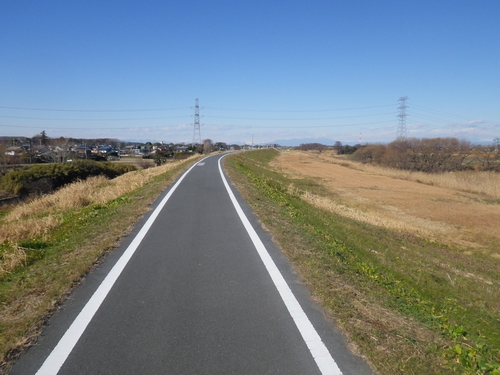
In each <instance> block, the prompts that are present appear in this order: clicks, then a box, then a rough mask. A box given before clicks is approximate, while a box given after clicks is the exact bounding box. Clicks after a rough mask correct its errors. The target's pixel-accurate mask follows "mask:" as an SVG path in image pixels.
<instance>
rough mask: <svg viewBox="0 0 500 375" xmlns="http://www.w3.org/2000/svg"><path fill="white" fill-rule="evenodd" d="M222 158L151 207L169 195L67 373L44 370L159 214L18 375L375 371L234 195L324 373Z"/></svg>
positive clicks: (66, 312)
mask: <svg viewBox="0 0 500 375" xmlns="http://www.w3.org/2000/svg"><path fill="white" fill-rule="evenodd" d="M220 158H221V155H215V156H211V157H208V158H206V159H204V160H202V161H201V162H198V163H196V165H194V166H193V168H192V169H191V170H190V171H189V172H188V173H187V174H185V175H184V176H183V179H182V178H181V179H182V181H180V183H179V184H178V185H177V186H175V187H171V188H170V189H169V190H167V191H165V192H164V194H163V195H162V196H161V197H159V198H158V200H157V202H156V203H155V204H154V205H153V207H152V209H153V210H154V209H155V208H156V206H158V205H159V204H160V202H161V201H162V199H164V198H165V196H167V195H170V197H169V198H168V201H167V202H166V203H165V204H164V206H163V207H162V208H161V211H159V213H158V214H157V216H156V218H155V220H154V222H153V223H152V225H151V226H150V228H149V230H148V231H147V234H146V235H145V236H144V238H143V239H142V241H140V244H139V245H138V246H137V249H136V251H135V252H134V253H133V255H132V256H131V258H130V260H129V261H128V263H127V264H126V266H125V267H124V268H123V271H122V272H121V274H120V275H119V276H118V277H117V279H116V281H115V282H114V284H113V285H112V287H111V289H110V290H109V293H108V294H107V295H106V296H105V298H104V299H103V301H102V303H101V304H100V305H99V307H98V308H97V310H96V312H95V314H94V315H92V318H91V319H90V321H89V323H88V325H86V326H85V328H84V329H83V333H82V334H81V336H78V337H77V338H76V339H75V342H76V344H75V345H74V347H70V349H68V352H69V353H68V355H67V357H64V358H63V360H61V359H59V361H60V362H61V365H60V366H59V365H58V366H55V367H53V368H52V369H49V370H43V371H42V370H40V371H39V369H40V368H41V367H42V365H43V364H44V363H45V362H46V360H47V358H48V357H49V355H50V354H51V353H53V351H54V348H55V347H56V345H57V344H58V343H59V342H60V340H61V337H63V335H64V334H65V333H66V332H67V331H68V329H69V328H70V326H71V325H72V324H73V322H74V321H75V319H76V317H77V316H79V314H80V312H81V311H82V309H83V308H84V307H85V306H86V305H87V303H88V301H89V299H90V298H91V297H92V296H93V295H94V294H95V292H96V290H98V288H99V286H100V285H101V283H102V281H103V280H104V279H105V278H106V276H107V275H108V274H109V273H110V270H111V269H113V267H114V266H115V265H116V264H117V262H119V259H120V258H121V257H122V256H123V254H125V253H126V251H127V249H128V248H129V247H130V246H131V244H132V243H133V241H134V239H135V238H136V236H137V235H138V233H140V230H141V229H142V228H143V227H144V226H145V224H146V223H147V221H148V220H150V219H151V218H150V216H151V215H152V212H154V211H153V210H152V211H151V213H149V214H148V215H146V217H144V218H143V219H141V221H140V222H139V223H138V224H137V227H136V229H134V231H133V232H132V233H131V234H129V235H128V236H127V237H126V238H125V239H124V241H123V243H122V244H121V246H120V247H119V248H118V249H116V250H115V251H114V252H112V253H111V254H110V255H109V256H108V257H107V258H106V260H105V261H104V262H103V263H102V264H101V265H100V266H99V267H98V268H97V269H96V270H95V271H93V272H92V273H91V274H90V275H89V276H88V277H87V279H86V280H85V282H84V283H83V284H82V285H81V286H80V287H78V288H77V289H76V290H75V291H74V292H73V294H72V296H71V298H70V299H69V300H68V301H67V302H66V303H65V304H64V306H63V307H62V309H61V311H59V312H58V313H57V314H55V315H54V316H53V317H52V318H51V320H50V321H49V324H48V326H47V327H46V328H45V330H44V332H43V333H42V335H41V336H40V338H39V340H38V343H37V344H36V345H35V346H33V347H31V348H30V349H29V350H28V351H27V352H26V353H25V354H24V355H23V356H21V358H20V359H19V360H18V361H17V363H16V364H15V366H14V367H13V369H12V371H11V372H10V374H12V375H19V374H22V375H27V374H36V373H37V372H38V373H39V374H49V373H53V374H56V373H58V374H72V375H74V374H326V373H331V374H340V373H341V374H344V375H350V374H352V375H354V374H356V375H363V374H373V372H372V370H370V368H369V366H368V365H367V364H366V363H365V362H364V361H363V360H362V359H361V358H359V357H357V356H355V355H353V354H352V353H351V352H350V351H349V350H348V349H347V345H346V340H345V338H344V337H343V336H342V335H341V334H340V333H339V332H338V330H337V329H336V328H335V326H334V325H333V323H332V322H331V321H329V320H328V318H327V317H326V316H325V314H324V312H323V310H322V308H321V307H319V306H317V305H316V304H315V303H314V302H313V301H312V299H311V297H310V294H309V291H308V290H307V288H306V287H305V285H304V284H303V283H302V282H301V281H300V279H299V278H298V276H297V275H296V274H295V273H294V272H293V269H292V267H291V265H290V264H289V263H288V261H287V260H286V258H285V257H284V256H283V255H282V253H281V252H280V250H279V248H278V247H277V246H276V245H275V244H274V243H273V242H272V240H271V237H270V235H269V234H268V233H267V232H265V231H264V230H263V229H262V228H261V226H260V225H259V222H258V220H257V218H256V217H255V216H254V215H253V213H252V211H251V209H250V207H249V206H248V205H247V204H246V203H245V202H244V200H243V199H242V198H241V196H240V195H239V194H238V192H237V191H236V189H234V188H233V187H231V190H232V192H233V194H234V195H235V197H236V199H237V201H238V203H239V205H240V206H241V208H242V210H243V212H244V214H245V215H246V217H247V218H248V220H249V222H250V224H251V226H252V227H253V228H254V230H255V232H256V233H257V235H258V237H259V238H260V240H261V241H262V244H263V245H264V246H265V248H266V250H267V252H268V253H269V255H270V257H271V258H272V260H273V262H274V264H275V265H276V266H277V268H278V270H279V272H280V273H281V274H282V276H283V277H284V279H285V280H286V283H287V284H288V286H289V288H290V289H291V291H292V292H293V295H294V296H295V298H296V299H297V301H298V302H299V304H300V306H301V307H302V309H303V311H304V312H305V314H306V315H307V317H308V319H309V321H310V322H311V323H312V326H313V327H314V329H315V331H316V332H317V334H318V335H319V337H320V338H321V341H322V342H323V344H324V346H325V347H326V348H327V352H329V353H330V355H331V357H332V360H333V361H334V363H335V364H336V365H337V366H338V369H334V368H332V369H331V371H330V369H327V370H326V371H325V370H324V369H323V370H321V369H320V368H319V367H318V364H317V361H315V358H314V357H313V354H312V353H311V350H310V348H308V345H307V344H306V342H305V341H304V338H303V334H301V332H300V331H299V329H298V328H297V324H296V322H295V321H294V319H292V316H291V314H290V312H289V310H288V309H287V306H286V305H285V303H284V301H283V299H282V297H281V296H280V293H279V292H278V290H277V287H276V286H275V284H274V282H273V280H272V279H271V277H270V275H269V273H268V270H267V269H266V267H265V265H264V263H263V261H262V259H261V257H260V256H259V254H258V253H257V251H256V247H255V245H254V242H252V240H251V238H250V236H249V234H248V231H247V229H245V227H244V225H242V220H241V218H240V216H239V215H238V213H237V211H236V209H235V206H234V205H233V203H232V201H231V199H230V196H229V194H228V191H227V190H226V187H225V186H224V183H223V179H222V176H221V173H220V170H219V159H220ZM226 178H227V177H226ZM60 346H61V345H60ZM62 346H64V344H62ZM49 368H50V366H49ZM340 371H341V372H340Z"/></svg>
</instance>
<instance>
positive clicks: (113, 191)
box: [0, 162, 181, 276]
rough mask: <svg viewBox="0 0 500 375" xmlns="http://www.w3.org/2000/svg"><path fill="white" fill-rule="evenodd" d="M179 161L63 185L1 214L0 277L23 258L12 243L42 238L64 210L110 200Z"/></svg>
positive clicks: (144, 182) (58, 222) (54, 225)
mask: <svg viewBox="0 0 500 375" xmlns="http://www.w3.org/2000/svg"><path fill="white" fill-rule="evenodd" d="M180 163H181V162H173V163H169V164H165V165H163V166H160V167H156V168H148V169H143V170H139V171H134V172H129V173H126V174H124V175H121V176H119V177H117V178H115V179H112V180H108V179H107V178H106V177H104V176H97V177H90V178H88V179H86V180H85V181H77V182H75V183H73V184H70V185H67V186H65V187H63V188H62V189H60V190H58V191H57V192H55V193H53V194H48V195H44V196H41V197H38V198H35V199H34V200H32V201H30V202H27V203H23V204H20V205H18V206H17V207H16V208H14V209H13V210H12V211H11V212H9V213H8V214H7V215H6V216H5V217H4V219H3V223H2V222H0V245H1V244H4V245H8V246H6V249H5V250H4V251H3V252H2V253H1V254H0V276H1V275H3V274H5V273H7V272H10V271H12V270H13V269H15V268H17V267H18V266H19V265H21V264H22V263H23V261H24V259H25V258H26V255H25V254H24V253H23V251H22V250H21V251H20V249H19V247H18V246H17V245H16V244H17V243H18V242H20V241H25V240H28V239H33V238H41V239H44V236H45V235H47V234H48V233H49V232H50V231H51V230H53V229H54V228H56V227H57V226H59V225H60V223H61V221H62V213H63V212H64V211H67V210H72V209H78V208H81V207H85V206H89V205H99V204H100V205H102V204H106V203H108V202H111V201H113V200H115V199H117V198H119V197H121V196H123V195H125V194H127V193H130V192H131V191H133V190H135V189H137V188H139V187H141V186H144V185H146V184H147V183H149V182H150V181H151V179H153V178H154V177H156V176H158V175H161V174H164V173H166V172H168V171H170V170H172V169H174V168H175V167H177V166H178V165H179V164H180ZM2 224H3V225H2ZM9 244H10V245H9Z"/></svg>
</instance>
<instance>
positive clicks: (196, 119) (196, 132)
mask: <svg viewBox="0 0 500 375" xmlns="http://www.w3.org/2000/svg"><path fill="white" fill-rule="evenodd" d="M195 144H199V145H201V132H200V104H199V102H198V98H196V100H195V102H194V131H193V144H192V145H191V146H192V148H193V151H194V145H195Z"/></svg>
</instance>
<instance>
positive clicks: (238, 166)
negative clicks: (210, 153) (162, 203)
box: [225, 150, 500, 375]
mask: <svg viewBox="0 0 500 375" xmlns="http://www.w3.org/2000/svg"><path fill="white" fill-rule="evenodd" d="M276 155H277V152H276V151H274V150H265V151H254V152H248V153H242V154H237V155H233V156H231V157H229V158H226V159H225V164H226V167H227V169H228V172H229V174H230V176H231V178H232V180H233V182H234V183H235V185H236V186H237V188H238V189H239V190H240V191H241V193H242V194H243V196H244V197H245V199H246V200H247V201H248V202H249V203H250V204H251V206H252V207H253V209H254V210H255V212H256V213H257V215H258V216H259V217H260V219H261V221H262V223H263V224H264V226H265V227H266V228H267V229H268V230H269V231H270V232H271V233H272V234H273V237H274V238H275V240H276V241H277V242H278V243H279V244H280V246H281V247H282V249H283V251H284V252H285V253H286V254H287V256H288V257H289V258H290V260H291V261H292V262H293V263H294V265H295V267H296V269H297V270H298V272H299V273H300V274H301V275H302V277H303V278H304V280H305V281H306V282H307V283H308V284H309V285H310V287H311V289H312V291H313V293H314V295H315V296H316V297H317V298H318V299H319V300H320V301H321V303H322V304H323V305H324V306H325V307H326V308H327V309H328V311H329V312H330V314H331V316H332V318H333V319H334V320H336V321H337V322H338V324H339V326H340V327H342V329H343V330H344V331H345V332H346V334H347V335H348V336H349V337H350V338H351V340H352V341H353V342H354V343H355V344H356V346H357V347H358V348H359V350H360V351H361V353H362V354H363V355H365V356H366V357H367V358H368V360H369V361H370V362H371V363H372V364H373V366H374V367H375V368H376V369H377V371H378V372H379V373H381V374H430V373H432V374H457V373H460V374H492V375H493V374H495V375H498V374H500V351H499V349H500V311H499V309H498V288H497V285H498V281H499V280H498V274H497V273H495V272H492V270H488V269H487V270H485V273H486V274H485V275H484V276H485V277H486V278H488V279H491V280H493V283H484V282H481V281H478V280H474V279H470V278H468V277H467V274H468V272H467V271H468V267H469V265H468V262H469V261H468V259H467V258H466V257H461V256H460V255H457V252H456V251H455V249H453V248H450V247H449V246H445V245H443V244H439V243H436V242H429V241H427V240H426V239H425V238H418V237H415V236H414V235H412V234H410V233H405V232H398V231H393V230H389V229H387V228H380V227H376V226H372V225H370V224H367V223H363V222H359V221H356V220H353V219H350V218H346V217H343V216H340V215H337V214H334V213H332V212H330V211H327V210H321V209H319V208H317V207H313V206H312V205H310V204H308V203H307V202H306V201H305V200H304V199H302V198H301V195H302V194H303V192H304V191H306V190H307V191H312V192H314V193H315V194H323V195H327V194H328V192H327V191H325V189H323V188H322V186H321V185H320V184H319V183H317V182H315V181H311V180H307V179H300V178H294V179H293V180H292V179H290V178H287V177H284V176H283V174H280V173H277V172H276V171H274V170H273V169H272V168H271V167H269V163H270V161H271V160H272V159H273V158H274V157H275V156H276ZM451 255H453V256H451ZM448 267H453V268H455V269H459V270H461V271H463V272H462V274H463V277H459V275H456V274H454V277H453V279H452V278H451V277H450V274H449V273H448V272H447V270H448ZM474 272H475V273H476V274H477V270H476V269H474Z"/></svg>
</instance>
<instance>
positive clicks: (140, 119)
mask: <svg viewBox="0 0 500 375" xmlns="http://www.w3.org/2000/svg"><path fill="white" fill-rule="evenodd" d="M0 117H2V118H15V119H23V120H48V121H145V120H165V119H172V118H186V117H187V116H166V117H165V116H164V117H143V118H57V117H25V116H0Z"/></svg>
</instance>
